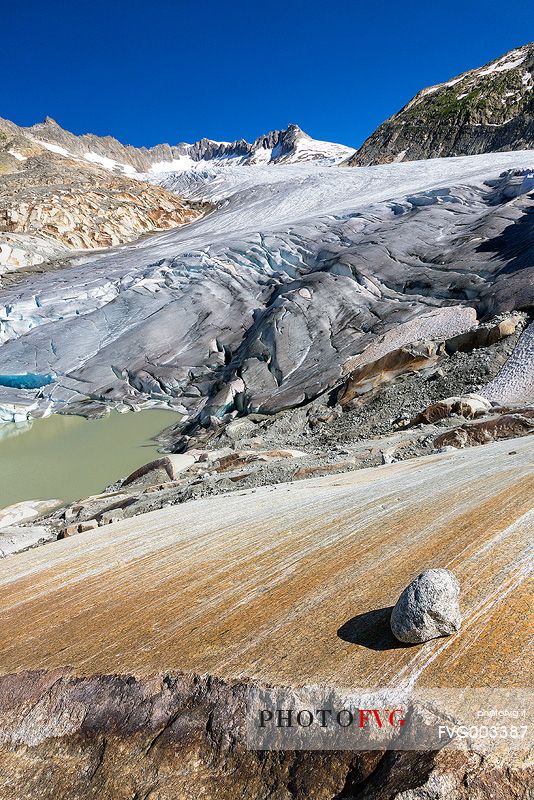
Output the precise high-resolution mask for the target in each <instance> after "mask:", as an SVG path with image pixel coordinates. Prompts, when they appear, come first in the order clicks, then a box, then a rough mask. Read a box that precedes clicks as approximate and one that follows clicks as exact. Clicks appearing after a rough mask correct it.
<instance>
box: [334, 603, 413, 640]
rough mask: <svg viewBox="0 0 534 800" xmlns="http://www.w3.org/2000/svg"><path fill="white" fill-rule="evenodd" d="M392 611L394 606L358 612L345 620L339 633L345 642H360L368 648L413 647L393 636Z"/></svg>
mask: <svg viewBox="0 0 534 800" xmlns="http://www.w3.org/2000/svg"><path fill="white" fill-rule="evenodd" d="M392 611H393V606H388V607H387V608H376V609H374V610H373V611H366V612H365V614H358V615H357V616H356V617H352V619H349V620H347V622H344V623H343V625H342V626H341V627H340V628H339V629H338V631H337V635H338V636H339V638H340V639H343V641H344V642H350V644H359V645H360V647H367V649H368V650H397V649H399V648H401V647H402V648H404V647H412V645H410V644H405V643H403V642H399V641H398V639H396V638H395V637H394V636H393V634H392V632H391V628H390V625H389V620H390V617H391V612H392Z"/></svg>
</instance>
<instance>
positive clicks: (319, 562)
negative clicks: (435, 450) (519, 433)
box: [0, 437, 534, 800]
mask: <svg viewBox="0 0 534 800" xmlns="http://www.w3.org/2000/svg"><path fill="white" fill-rule="evenodd" d="M533 490H534V440H533V439H532V437H525V438H523V439H517V440H513V441H506V442H498V443H495V444H490V445H487V446H486V447H481V448H473V449H470V450H466V451H460V452H457V453H446V454H438V455H433V456H429V457H425V458H421V459H418V460H413V461H406V462H402V463H398V464H392V465H388V466H384V467H380V468H376V469H369V470H362V471H360V472H352V473H346V474H342V475H335V476H327V477H322V478H313V479H310V480H305V481H300V482H298V483H294V484H291V485H287V484H281V485H277V486H270V487H265V488H262V489H258V490H256V491H255V492H251V491H245V492H236V493H233V494H231V495H223V496H219V497H216V498H210V499H205V500H199V501H192V502H190V503H186V504H183V505H181V506H178V507H171V508H168V509H163V510H161V511H156V512H152V513H150V514H146V515H143V516H140V517H136V518H134V519H128V520H124V521H122V522H118V523H116V524H112V525H108V526H105V527H104V528H98V529H96V530H94V531H88V532H86V533H84V534H80V535H79V536H77V537H75V538H73V539H66V540H63V541H59V542H56V543H52V544H49V545H46V546H44V547H42V548H40V549H37V550H34V551H29V552H26V553H21V554H19V555H16V556H13V557H11V558H7V559H5V560H4V561H3V562H2V563H1V565H0V602H1V607H2V615H1V617H0V642H1V656H0V670H1V676H2V677H0V742H2V744H1V746H0V765H2V766H3V769H0V774H1V776H2V777H0V797H2V798H4V797H10V798H29V797H35V796H39V797H40V798H49V797H50V798H52V797H62V798H63V797H65V798H71V797H72V798H74V797H93V796H94V797H99V798H108V797H109V798H113V800H117V798H118V799H119V800H123V798H124V799H126V798H130V799H131V798H132V797H146V798H149V797H150V798H153V799H154V800H155V798H158V800H171V798H192V797H193V796H195V793H196V796H199V795H200V796H205V797H208V798H215V797H217V798H224V799H225V798H234V797H243V798H260V797H265V798H267V797H280V798H285V797H288V796H293V797H297V798H302V800H304V798H308V797H312V796H313V797H316V798H334V797H338V796H346V797H350V796H353V795H351V794H345V795H343V794H340V793H341V792H343V791H344V787H348V786H354V787H359V788H358V791H361V792H362V793H361V795H357V796H362V797H388V798H393V797H396V796H397V794H398V791H399V790H400V789H401V788H402V787H404V789H405V790H408V789H413V790H414V792H415V793H414V794H413V795H412V794H410V797H413V798H423V797H427V796H428V794H425V793H424V792H426V791H427V789H428V790H430V788H432V786H434V787H435V785H436V784H437V785H440V786H442V788H443V787H444V788H443V790H444V791H445V788H446V789H447V792H448V794H443V793H442V794H440V795H436V796H439V797H445V796H447V797H452V798H458V799H459V800H464V798H465V799H466V800H467V798H469V797H472V796H477V797H479V796H480V797H490V796H493V795H491V794H488V792H490V790H491V791H497V790H498V791H499V793H500V794H499V795H498V796H500V797H503V798H508V797H510V798H512V797H513V798H526V797H527V796H528V795H527V792H528V788H527V787H528V784H529V780H530V777H529V775H531V773H529V771H528V770H529V763H528V759H527V760H525V755H524V754H521V753H517V754H514V755H513V756H512V757H508V758H507V760H506V763H503V762H502V761H501V762H495V763H493V762H492V761H491V759H489V760H487V759H486V760H481V759H480V757H478V756H477V755H476V754H474V753H463V752H459V751H458V752H455V753H445V752H444V753H440V754H436V753H420V752H419V753H417V752H415V753H406V754H404V755H403V756H402V757H401V756H400V754H392V753H388V754H385V755H384V754H380V753H373V752H360V753H355V752H350V751H349V752H343V753H336V752H315V753H306V752H300V753H291V752H282V753H272V752H269V753H263V754H262V753H258V752H253V751H249V750H247V749H246V748H243V747H242V746H241V745H240V744H239V742H238V741H237V740H236V734H237V732H238V728H239V723H238V722H237V720H238V718H239V712H240V711H242V708H243V703H244V702H245V690H246V687H247V686H250V684H251V683H252V684H254V685H274V686H287V685H289V686H293V687H299V686H306V685H313V684H320V685H324V686H331V687H339V688H349V687H354V686H365V687H380V686H390V687H400V686H406V685H418V686H421V687H425V686H426V687H468V686H476V687H485V686H486V687H518V688H519V687H524V686H528V685H529V683H531V678H532V676H531V674H530V673H529V670H530V651H529V643H528V636H529V615H531V613H532V595H531V587H530V586H529V583H528V580H529V572H530V569H531V562H530V555H529V544H530V540H531V538H532V530H533V518H532V497H533ZM427 567H446V568H448V569H451V570H453V571H454V573H455V575H456V576H457V577H458V579H459V581H460V584H461V588H462V594H461V609H462V617H463V623H462V627H461V630H460V631H459V632H458V633H457V634H455V635H454V636H451V637H448V638H446V639H436V640H433V641H430V642H427V643H426V644H424V645H422V646H416V647H402V646H399V645H398V644H397V645H393V644H392V642H391V634H390V632H389V629H388V625H387V613H386V612H385V609H386V610H387V609H388V607H390V606H391V605H392V604H393V603H394V602H395V600H396V598H397V597H398V595H399V592H400V590H401V589H402V588H403V587H404V586H405V585H406V584H407V583H408V582H409V581H410V580H411V579H412V578H413V577H414V576H415V575H417V574H418V573H419V572H420V571H421V569H422V568H427ZM373 786H374V788H373ZM388 787H389V788H388ZM425 787H426V788H425ZM492 787H493V788H492ZM347 791H348V790H347ZM351 791H352V790H351ZM473 792H477V794H473ZM202 793H203V795H202ZM470 793H471V794H470ZM433 796H434V795H433Z"/></svg>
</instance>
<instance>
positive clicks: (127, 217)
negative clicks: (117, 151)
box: [0, 120, 201, 275]
mask: <svg viewBox="0 0 534 800" xmlns="http://www.w3.org/2000/svg"><path fill="white" fill-rule="evenodd" d="M57 149H60V148H59V147H58V148H57ZM132 172H133V170H132ZM200 213H201V211H200V210H199V209H197V208H192V207H191V205H190V204H184V203H183V202H182V200H181V199H180V198H179V197H177V196H176V194H175V193H170V192H167V191H165V190H164V189H162V188H160V187H156V186H153V185H150V184H148V183H145V182H143V181H140V180H134V179H133V178H132V177H131V176H129V175H125V174H111V173H110V170H109V169H105V168H104V167H103V166H102V165H101V164H98V163H90V162H89V161H86V160H84V161H82V162H81V161H80V159H78V158H74V157H71V156H65V155H63V154H62V153H58V152H54V151H53V150H52V151H50V149H49V148H47V147H43V146H42V145H41V144H40V143H39V142H38V141H37V140H35V139H33V138H31V137H30V136H29V135H28V134H27V133H26V132H25V131H24V130H23V129H20V128H18V127H17V126H16V125H13V123H8V122H6V121H3V120H2V121H0V275H2V274H3V273H5V272H10V271H13V270H16V269H19V268H26V267H32V266H37V265H40V264H42V263H43V262H47V261H51V260H55V259H58V258H63V257H65V256H66V255H68V253H69V250H91V249H94V248H104V247H112V246H114V245H118V244H122V243H124V242H129V241H131V240H132V239H137V238H139V237H140V236H141V235H143V234H146V233H152V232H154V231H160V230H168V229H169V228H173V227H175V226H177V225H182V224H183V223H185V222H190V221H192V220H193V219H196V218H197V217H198V216H199V215H200Z"/></svg>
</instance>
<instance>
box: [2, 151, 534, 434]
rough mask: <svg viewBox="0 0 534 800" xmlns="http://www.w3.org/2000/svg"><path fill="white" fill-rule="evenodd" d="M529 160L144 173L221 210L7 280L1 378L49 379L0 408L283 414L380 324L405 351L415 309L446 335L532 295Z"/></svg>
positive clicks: (324, 384) (524, 156)
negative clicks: (93, 405)
mask: <svg viewBox="0 0 534 800" xmlns="http://www.w3.org/2000/svg"><path fill="white" fill-rule="evenodd" d="M533 156H534V154H533V152H532V151H516V152H511V153H494V154H489V155H482V156H469V157H461V158H449V159H436V160H427V161H421V162H406V163H402V164H389V165H383V166H376V167H366V168H344V167H335V166H325V165H322V164H317V163H305V164H268V165H267V164H248V165H246V166H243V165H235V166H232V165H230V164H225V165H224V166H222V165H217V164H214V163H212V164H210V165H208V166H206V165H204V164H197V165H196V166H195V167H194V168H188V169H183V170H180V171H178V172H170V173H167V172H160V171H158V170H156V171H154V172H152V173H149V174H147V175H145V176H144V177H145V179H147V180H151V181H153V182H157V183H158V184H160V185H162V186H164V187H166V188H167V189H171V190H172V191H174V192H176V193H178V194H179V195H181V196H183V197H185V198H187V199H191V200H198V201H203V202H209V203H211V204H213V206H214V208H213V210H212V211H211V212H210V213H208V214H206V215H205V216H204V217H203V218H201V219H199V220H198V221H196V222H194V223H192V224H189V225H187V226H184V227H181V228H178V229H174V230H172V231H167V232H165V233H161V234H156V235H152V236H150V237H148V238H145V239H142V240H140V241H138V242H135V243H133V244H128V245H123V246H120V247H116V248H112V249H110V250H108V251H106V252H104V253H98V254H91V255H88V254H84V255H83V256H81V257H77V258H74V259H73V260H72V261H71V262H70V264H69V265H68V266H66V267H65V268H63V269H61V270H57V271H50V272H43V273H42V274H35V275H30V276H28V277H27V278H25V279H24V280H23V281H22V282H20V283H15V284H14V285H12V286H6V287H4V288H2V289H1V290H0V291H1V302H0V364H1V370H2V373H4V374H16V375H19V374H22V373H32V374H38V375H53V376H54V382H53V383H52V384H50V385H49V386H43V387H41V388H40V389H39V390H38V393H37V392H35V391H34V392H32V391H31V390H23V389H20V388H19V389H17V390H16V392H15V393H14V391H15V390H13V389H9V388H8V387H2V386H0V406H2V405H5V404H7V405H8V406H9V408H11V407H14V406H15V407H17V408H22V407H24V406H26V407H27V408H28V414H34V413H35V408H36V407H37V408H38V409H39V413H47V412H48V411H49V410H57V409H58V408H60V407H62V406H64V405H65V404H67V403H72V402H74V401H77V400H80V399H84V398H92V399H97V400H100V401H103V402H109V403H114V404H116V405H118V406H119V407H123V408H128V407H139V406H142V405H144V404H150V405H170V406H171V407H173V408H176V409H177V410H179V411H180V412H181V413H183V414H187V415H189V416H190V417H193V418H198V419H199V420H200V421H201V422H202V423H203V424H209V422H210V420H213V419H216V418H217V417H221V416H224V415H228V414H230V415H232V414H237V413H247V412H251V411H259V412H263V413H275V412H276V411H279V410H281V409H284V408H289V407H294V406H297V405H300V404H302V403H305V402H307V401H308V400H310V399H312V398H314V397H316V396H317V395H319V394H321V393H322V392H324V391H326V390H327V389H329V388H331V387H333V386H335V385H336V383H337V382H339V380H340V376H341V375H342V372H343V365H344V364H345V363H346V362H347V361H348V360H349V359H350V358H352V357H354V356H356V355H358V354H361V353H363V352H364V351H365V350H366V348H368V347H369V346H370V345H371V344H372V343H376V342H377V341H380V339H381V337H384V336H385V335H386V334H388V335H389V336H390V338H391V342H392V347H393V346H397V344H398V342H399V341H401V340H402V333H401V332H402V330H403V328H402V326H406V325H407V324H408V323H410V325H411V326H412V327H411V328H410V330H411V335H412V336H413V335H414V330H415V332H417V325H416V326H415V328H413V323H414V321H415V322H417V321H420V324H421V325H422V328H421V330H424V335H425V336H431V335H433V332H434V333H435V335H444V334H447V333H449V334H451V335H453V334H455V333H458V332H462V331H463V330H465V329H467V328H469V327H471V326H472V325H473V322H474V315H475V322H476V317H478V319H484V318H488V317H489V316H491V315H494V314H497V313H500V312H502V311H507V310H512V309H522V308H527V307H529V306H531V305H532V300H533V295H534V289H533V287H534V279H533V278H534V268H533V266H532V264H534V258H533V247H534V245H533V237H532V207H533V205H534V201H533V198H532V192H531V191H529V186H530V184H529V182H528V180H527V181H526V183H525V175H527V174H528V170H530V171H531V170H532V166H533V162H534V158H533ZM518 243H520V245H521V246H520V253H519V252H518ZM473 309H474V312H473ZM417 324H419V322H417ZM395 331H398V335H396V334H395ZM389 332H393V335H391V334H390V333H389ZM416 338H417V336H416ZM412 340H413V339H412Z"/></svg>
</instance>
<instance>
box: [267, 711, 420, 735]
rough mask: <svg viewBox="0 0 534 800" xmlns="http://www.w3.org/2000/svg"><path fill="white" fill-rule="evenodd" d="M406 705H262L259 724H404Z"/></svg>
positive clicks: (368, 726)
mask: <svg viewBox="0 0 534 800" xmlns="http://www.w3.org/2000/svg"><path fill="white" fill-rule="evenodd" d="M405 714H406V709H404V708H393V709H389V708H383V709H380V708H356V709H350V708H342V709H340V710H339V711H336V710H335V709H332V708H316V709H314V710H313V711H312V710H311V709H308V708H301V709H298V710H297V709H293V708H276V709H269V708H262V709H260V710H259V712H258V727H259V728H264V729H265V728H268V727H273V728H310V727H312V726H314V725H316V726H318V727H320V728H328V727H338V728H350V727H354V728H356V729H358V730H359V731H362V730H365V729H368V730H375V731H376V730H382V729H384V728H386V729H387V728H389V729H395V728H399V729H400V728H402V727H403V725H404V724H405V722H406V718H405Z"/></svg>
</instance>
